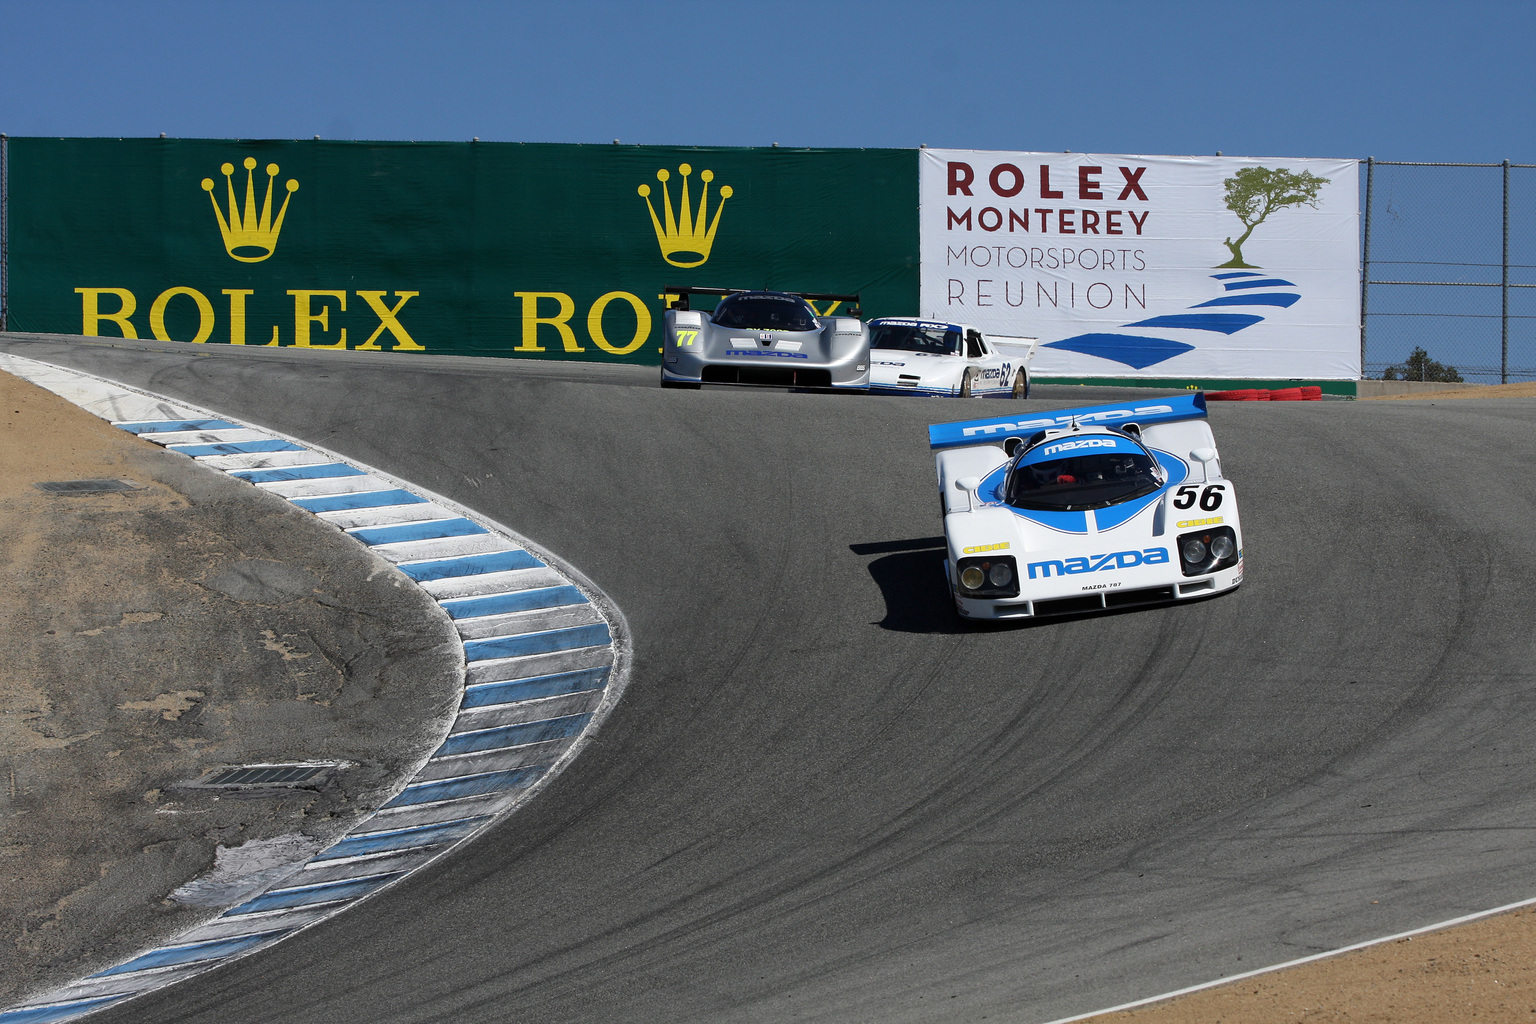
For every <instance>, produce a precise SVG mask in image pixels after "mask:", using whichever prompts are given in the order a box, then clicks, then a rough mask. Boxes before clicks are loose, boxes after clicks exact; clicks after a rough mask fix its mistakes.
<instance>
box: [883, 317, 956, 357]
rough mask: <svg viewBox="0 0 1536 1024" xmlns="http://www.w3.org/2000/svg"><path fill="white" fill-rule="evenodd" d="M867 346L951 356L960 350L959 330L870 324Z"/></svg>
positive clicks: (929, 326) (908, 325)
mask: <svg viewBox="0 0 1536 1024" xmlns="http://www.w3.org/2000/svg"><path fill="white" fill-rule="evenodd" d="M869 347H870V348H894V349H900V350H902V351H904V352H929V353H932V354H933V355H936V356H952V355H955V354H956V353H957V352H959V351H960V332H959V331H952V330H948V329H947V328H945V327H936V326H932V325H928V326H920V325H918V324H871V325H870V328H869Z"/></svg>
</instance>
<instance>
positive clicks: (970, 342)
mask: <svg viewBox="0 0 1536 1024" xmlns="http://www.w3.org/2000/svg"><path fill="white" fill-rule="evenodd" d="M1036 344H1037V341H1036V340H1035V339H1034V338H999V337H995V336H993V337H989V336H987V335H984V334H982V332H981V331H978V330H977V329H976V328H974V327H971V326H969V325H968V324H952V323H946V322H944V321H942V320H922V319H917V318H914V317H896V316H887V317H881V318H879V319H878V320H871V321H870V322H869V349H870V351H869V355H870V365H869V390H870V391H872V392H880V393H884V394H903V395H952V396H955V397H957V398H1008V397H1011V398H1028V397H1029V360H1030V357H1031V356H1033V355H1034V354H1035V345H1036Z"/></svg>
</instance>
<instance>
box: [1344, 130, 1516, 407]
mask: <svg viewBox="0 0 1536 1024" xmlns="http://www.w3.org/2000/svg"><path fill="white" fill-rule="evenodd" d="M1375 173H1376V158H1375V157H1373V156H1368V157H1366V158H1365V245H1364V247H1363V250H1362V252H1361V264H1360V379H1361V380H1364V379H1365V312H1366V308H1367V306H1368V304H1369V302H1370V295H1371V184H1372V178H1373V177H1374V176H1375ZM1506 173H1507V172H1506ZM1506 223H1507V218H1506Z"/></svg>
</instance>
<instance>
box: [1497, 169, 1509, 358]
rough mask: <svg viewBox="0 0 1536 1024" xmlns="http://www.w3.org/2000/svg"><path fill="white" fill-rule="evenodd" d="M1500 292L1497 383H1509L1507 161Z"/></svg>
mask: <svg viewBox="0 0 1536 1024" xmlns="http://www.w3.org/2000/svg"><path fill="white" fill-rule="evenodd" d="M1500 291H1502V292H1503V293H1504V307H1503V311H1502V314H1501V316H1500V324H1501V327H1502V331H1501V333H1500V341H1499V383H1500V384H1508V383H1509V161H1508V160H1505V161H1504V277H1503V284H1502V287H1501V288H1500Z"/></svg>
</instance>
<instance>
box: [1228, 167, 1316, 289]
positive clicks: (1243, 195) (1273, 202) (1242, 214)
mask: <svg viewBox="0 0 1536 1024" xmlns="http://www.w3.org/2000/svg"><path fill="white" fill-rule="evenodd" d="M1222 184H1224V185H1226V187H1227V209H1229V210H1231V211H1232V212H1233V213H1235V214H1237V219H1238V220H1240V221H1242V222H1243V226H1244V227H1246V228H1247V229H1248V230H1246V231H1244V232H1243V233H1242V235H1241V236H1240V237H1239V238H1238V239H1237V241H1235V242H1234V241H1233V240H1232V239H1231V238H1230V237H1228V238H1227V240H1226V242H1225V243H1224V244H1225V245H1226V247H1227V248H1228V249H1230V250H1231V251H1232V258H1231V259H1230V260H1228V261H1227V262H1225V263H1222V264H1220V266H1222V267H1252V266H1253V264H1252V263H1248V262H1245V261H1244V260H1243V243H1244V242H1246V241H1248V236H1249V235H1251V234H1253V229H1254V228H1256V227H1258V226H1259V225H1260V224H1262V223H1264V221H1265V219H1266V218H1268V217H1269V215H1270V214H1272V213H1274V212H1275V211H1276V210H1283V209H1285V208H1286V207H1287V206H1310V207H1312V208H1313V209H1314V210H1315V209H1317V194H1318V192H1320V191H1322V188H1323V186H1324V185H1326V184H1328V179H1327V178H1319V177H1318V176H1317V175H1315V174H1312V173H1311V172H1309V171H1302V172H1301V173H1300V174H1292V173H1291V172H1290V171H1289V170H1287V169H1286V168H1284V167H1282V168H1280V169H1279V170H1277V171H1272V170H1270V169H1269V168H1268V167H1244V168H1243V169H1242V170H1240V171H1238V172H1237V173H1236V174H1235V175H1233V176H1232V177H1230V178H1227V179H1226V180H1225V181H1224V182H1222Z"/></svg>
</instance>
